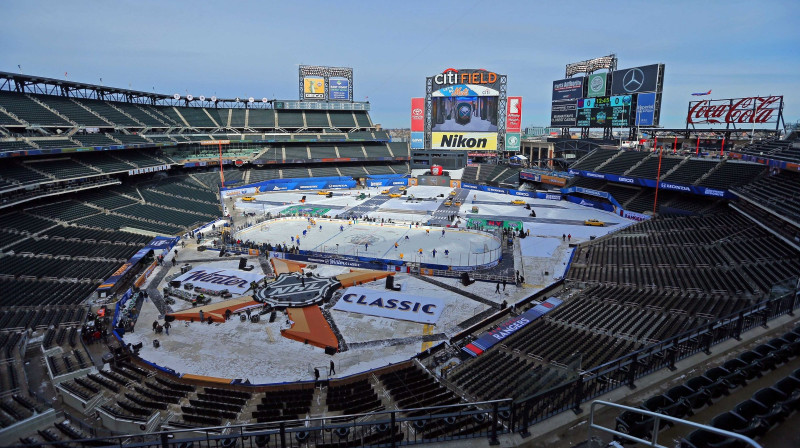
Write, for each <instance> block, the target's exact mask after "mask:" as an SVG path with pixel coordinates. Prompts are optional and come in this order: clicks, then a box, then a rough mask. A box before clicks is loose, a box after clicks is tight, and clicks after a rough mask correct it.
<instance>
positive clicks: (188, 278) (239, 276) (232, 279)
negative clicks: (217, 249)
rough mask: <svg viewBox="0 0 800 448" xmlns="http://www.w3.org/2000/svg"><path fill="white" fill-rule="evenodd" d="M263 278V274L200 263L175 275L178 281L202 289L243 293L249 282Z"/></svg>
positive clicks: (246, 289) (247, 288)
mask: <svg viewBox="0 0 800 448" xmlns="http://www.w3.org/2000/svg"><path fill="white" fill-rule="evenodd" d="M262 279H264V275H263V274H259V273H256V272H245V271H238V270H229V269H217V268H215V267H213V266H211V265H200V266H197V267H195V268H194V269H192V270H191V271H189V272H187V273H185V274H183V275H181V276H179V277H176V278H175V280H177V281H179V282H186V283H191V284H192V285H194V286H199V287H201V288H204V289H210V290H213V291H222V290H223V289H227V290H228V291H229V292H230V293H231V294H240V295H241V294H244V293H245V292H247V291H248V290H249V289H250V283H251V282H259V281H261V280H262Z"/></svg>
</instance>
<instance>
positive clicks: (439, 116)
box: [431, 96, 498, 132]
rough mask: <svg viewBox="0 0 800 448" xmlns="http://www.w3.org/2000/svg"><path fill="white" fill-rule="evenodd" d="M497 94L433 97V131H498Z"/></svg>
mask: <svg viewBox="0 0 800 448" xmlns="http://www.w3.org/2000/svg"><path fill="white" fill-rule="evenodd" d="M497 100H498V97H496V96H458V97H434V98H432V108H431V117H432V121H433V126H432V129H431V130H432V131H433V132H497V115H498V113H497V104H498V101H497Z"/></svg>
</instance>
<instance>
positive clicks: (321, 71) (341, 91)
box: [274, 65, 353, 109]
mask: <svg viewBox="0 0 800 448" xmlns="http://www.w3.org/2000/svg"><path fill="white" fill-rule="evenodd" d="M299 79H300V101H301V102H291V101H280V102H276V103H275V104H274V106H275V108H276V109H287V108H293V109H297V108H309V107H312V106H315V105H319V103H316V102H317V101H324V100H330V101H333V102H337V101H352V100H353V69H352V68H350V67H325V66H319V65H301V66H300V67H299ZM304 100H310V101H313V102H310V103H302V101H304Z"/></svg>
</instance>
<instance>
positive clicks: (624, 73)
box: [611, 64, 664, 95]
mask: <svg viewBox="0 0 800 448" xmlns="http://www.w3.org/2000/svg"><path fill="white" fill-rule="evenodd" d="M663 70H664V64H653V65H645V66H642V67H633V68H626V69H623V70H617V71H615V72H612V73H611V94H612V95H630V94H631V93H640V92H660V91H661V85H660V83H659V77H660V76H663Z"/></svg>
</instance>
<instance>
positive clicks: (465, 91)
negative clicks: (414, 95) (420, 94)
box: [432, 84, 500, 97]
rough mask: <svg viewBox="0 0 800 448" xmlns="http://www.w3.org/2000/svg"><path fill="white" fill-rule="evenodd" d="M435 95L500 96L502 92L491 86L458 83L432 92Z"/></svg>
mask: <svg viewBox="0 0 800 448" xmlns="http://www.w3.org/2000/svg"><path fill="white" fill-rule="evenodd" d="M432 95H433V96H435V97H462V96H465V97H469V96H500V92H498V91H497V90H495V89H492V88H490V87H484V86H476V85H473V84H456V85H454V86H447V87H442V88H441V89H439V90H437V91H435V92H433V93H432Z"/></svg>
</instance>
